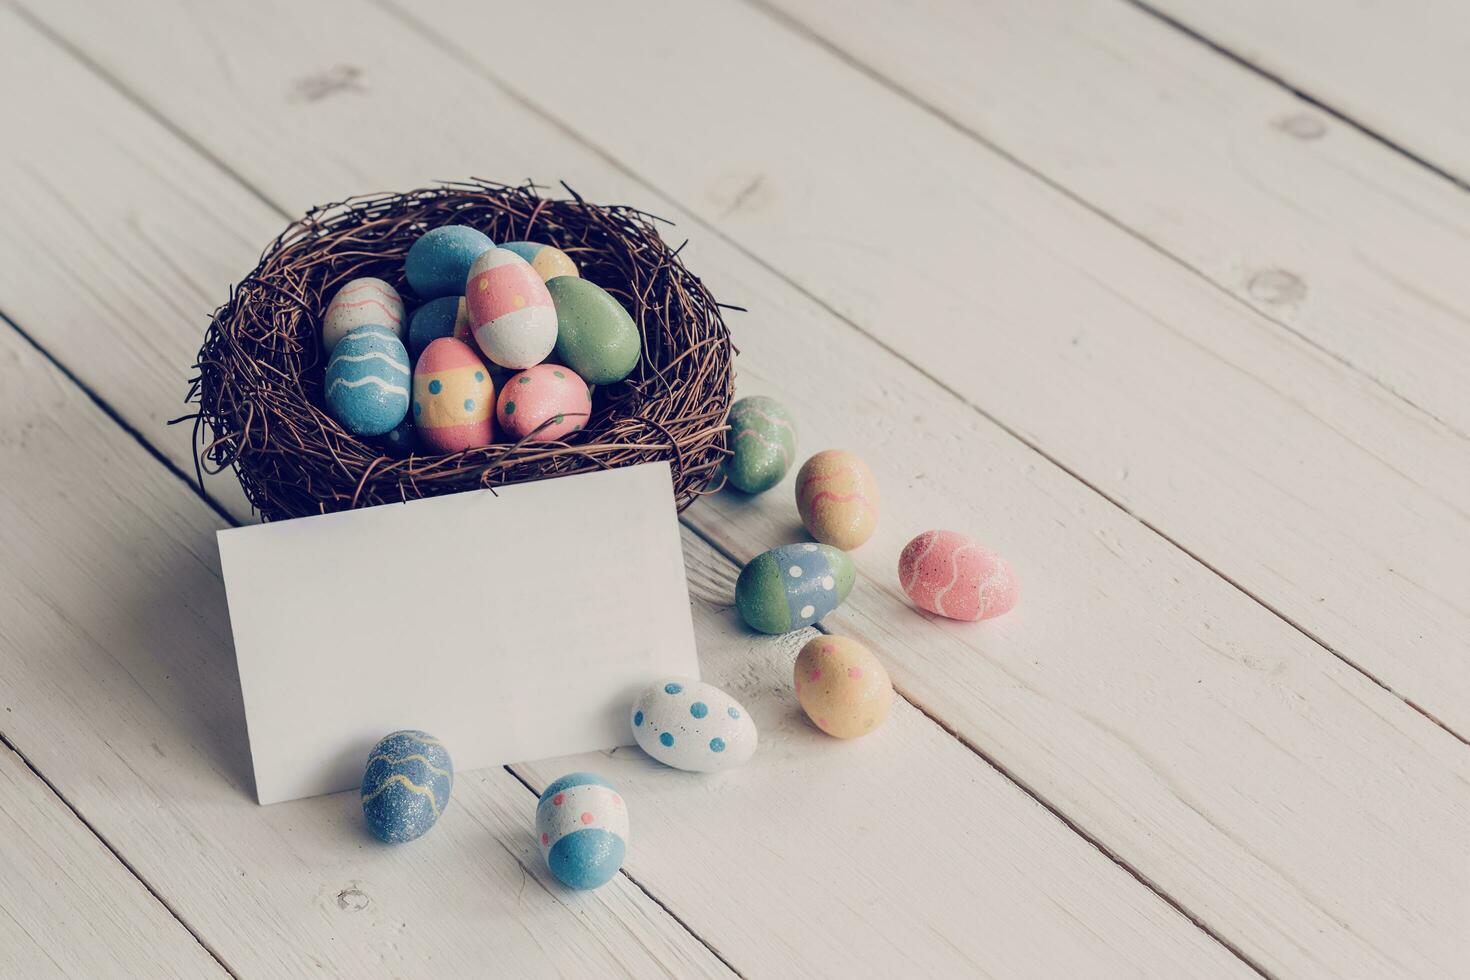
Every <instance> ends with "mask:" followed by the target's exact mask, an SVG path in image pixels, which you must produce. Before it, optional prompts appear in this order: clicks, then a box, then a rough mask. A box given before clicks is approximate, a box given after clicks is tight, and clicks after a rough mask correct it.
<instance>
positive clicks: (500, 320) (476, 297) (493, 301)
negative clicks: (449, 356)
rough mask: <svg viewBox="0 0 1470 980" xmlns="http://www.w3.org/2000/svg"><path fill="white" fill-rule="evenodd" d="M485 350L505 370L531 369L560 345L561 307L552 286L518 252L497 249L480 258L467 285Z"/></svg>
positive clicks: (473, 321)
mask: <svg viewBox="0 0 1470 980" xmlns="http://www.w3.org/2000/svg"><path fill="white" fill-rule="evenodd" d="M465 301H466V302H467V303H468V304H469V310H470V323H471V324H472V325H473V327H474V332H475V341H476V342H477V343H478V344H479V345H480V350H482V351H484V352H485V356H486V357H488V358H490V360H492V361H494V362H495V363H496V364H499V365H500V366H501V367H508V368H516V369H520V368H528V367H530V366H532V365H533V364H540V363H541V362H542V361H544V360H546V355H547V354H550V353H551V349H552V348H553V347H555V346H556V307H555V306H554V305H552V302H551V294H550V293H548V292H547V291H546V283H544V282H542V281H541V277H540V276H538V275H536V270H535V269H532V268H531V265H530V263H528V262H527V261H526V260H525V259H523V258H521V257H520V256H519V255H517V254H516V253H514V252H511V251H507V250H506V249H503V248H492V249H490V251H488V252H485V253H484V254H482V255H481V256H480V257H479V258H478V259H476V260H475V264H474V265H473V266H471V267H470V277H469V282H468V283H467V284H466V285H465Z"/></svg>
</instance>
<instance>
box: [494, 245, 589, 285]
mask: <svg viewBox="0 0 1470 980" xmlns="http://www.w3.org/2000/svg"><path fill="white" fill-rule="evenodd" d="M500 247H501V248H508V249H510V250H511V251H512V252H514V253H516V254H517V255H519V256H520V257H521V258H523V259H525V260H526V261H527V262H529V263H531V268H533V269H535V270H536V274H537V275H538V276H540V277H541V281H542V282H549V281H551V280H552V279H555V278H556V277H557V276H577V275H581V273H579V272H578V271H577V263H575V262H573V261H572V257H571V256H570V255H568V254H567V253H565V252H563V251H562V250H561V249H559V248H557V247H556V246H555V245H542V244H541V243H540V242H506V243H505V244H504V245H502V246H500Z"/></svg>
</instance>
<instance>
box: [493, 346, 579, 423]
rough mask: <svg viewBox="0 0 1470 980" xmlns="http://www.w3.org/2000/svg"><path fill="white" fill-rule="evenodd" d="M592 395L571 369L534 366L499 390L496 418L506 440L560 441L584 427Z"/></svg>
mask: <svg viewBox="0 0 1470 980" xmlns="http://www.w3.org/2000/svg"><path fill="white" fill-rule="evenodd" d="M591 414H592V393H591V390H590V389H589V388H588V387H587V383H586V382H585V381H583V380H582V379H581V377H580V376H578V374H577V372H575V371H573V370H572V369H571V368H568V367H562V366H561V365H560V364H538V365H536V366H535V367H533V368H527V369H526V370H524V371H522V372H521V373H520V374H517V375H516V376H515V377H513V378H511V379H510V380H509V381H507V382H506V383H505V387H503V388H501V389H500V401H499V404H498V405H497V407H496V418H497V419H498V421H499V422H500V429H501V431H502V432H504V433H505V437H506V438H507V439H513V440H516V441H520V440H521V439H525V438H527V437H530V438H531V439H533V440H535V441H537V442H545V441H550V440H553V439H562V438H565V437H566V436H568V435H571V434H572V433H573V432H577V431H580V430H581V429H583V428H585V427H586V426H587V419H588V417H589V416H590V415H591Z"/></svg>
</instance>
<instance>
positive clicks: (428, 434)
mask: <svg viewBox="0 0 1470 980" xmlns="http://www.w3.org/2000/svg"><path fill="white" fill-rule="evenodd" d="M494 408H495V383H494V382H493V381H491V380H490V370H489V368H487V367H486V366H485V362H484V361H482V360H480V355H479V354H477V353H475V352H474V350H472V349H471V348H470V346H469V345H468V344H466V343H464V342H463V341H459V340H455V339H454V338H453V337H440V338H439V339H438V340H435V341H433V342H432V343H430V344H429V346H427V347H425V348H424V352H423V353H422V354H421V355H419V361H418V364H416V365H415V366H414V371H413V423H414V431H415V433H416V434H417V435H418V441H419V443H420V444H421V445H422V446H423V447H424V448H425V449H427V450H428V451H430V452H437V453H457V452H460V451H461V450H465V449H473V448H475V447H476V446H488V445H490V443H491V442H492V441H493V440H494V437H495V428H494V422H493V419H494Z"/></svg>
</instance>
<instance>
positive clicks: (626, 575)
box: [219, 463, 699, 803]
mask: <svg viewBox="0 0 1470 980" xmlns="http://www.w3.org/2000/svg"><path fill="white" fill-rule="evenodd" d="M219 550H220V564H221V565H222V567H223V569H224V579H225V590H226V592H227V594H228V597H229V606H230V624H231V627H232V629H233V631H234V635H235V656H236V659H237V660H238V662H239V667H240V687H241V689H242V691H243V693H244V698H245V718H246V722H247V724H248V726H249V730H250V754H251V758H252V759H253V762H254V767H255V789H256V795H257V797H258V798H259V800H260V802H261V803H276V802H279V801H282V800H292V799H297V798H299V797H303V796H315V795H318V794H321V793H331V792H336V791H338V790H345V789H355V788H357V787H358V786H359V785H361V782H362V770H363V765H364V764H365V762H366V760H367V755H368V750H369V749H370V748H371V747H372V746H373V744H374V743H375V742H376V741H377V740H378V739H379V738H381V737H382V736H384V735H386V734H388V733H389V732H391V731H395V730H397V729H400V728H419V729H423V730H424V731H427V732H430V733H432V734H433V735H434V736H435V737H437V738H439V739H440V740H441V741H443V742H444V743H445V745H446V746H447V747H448V748H449V751H450V754H451V755H452V756H453V757H454V764H455V767H456V768H457V769H461V770H468V769H477V768H480V767H482V766H490V765H503V764H506V763H511V762H521V761H526V760H531V759H541V758H547V757H550V756H557V755H566V754H569V753H574V752H586V751H591V750H594V749H603V748H612V747H614V746H618V745H628V744H632V735H631V732H630V730H629V728H628V718H627V712H628V706H629V705H630V704H632V702H633V699H634V697H636V695H637V693H638V691H639V690H641V689H642V688H643V687H645V686H647V685H648V684H650V683H652V682H653V681H655V680H657V679H658V678H660V677H664V676H668V675H684V676H688V677H698V676H699V662H698V660H697V658H696V656H695V650H694V624H693V620H692V618H691V615H690V609H689V591H688V586H687V584H686V581H685V577H684V560H683V553H682V551H681V548H680V543H679V525H678V520H677V517H676V512H675V507H674V498H673V486H672V483H671V481H670V478H669V467H668V464H667V463H650V464H645V465H641V466H630V467H624V468H620V469H615V470H607V471H605V472H600V473H589V474H584V475H579V476H569V477H562V478H559V479H554V480H543V481H540V482H537V483H525V484H517V485H514V486H509V487H503V488H500V489H498V490H497V491H496V493H494V494H492V493H491V492H490V491H488V490H484V491H477V492H473V493H460V494H453V495H450V496H444V497H433V498H430V499H427V500H416V501H413V502H411V503H407V504H387V505H384V506H381V507H370V508H365V509H362V510H353V511H345V512H343V513H339V514H327V515H323V516H321V517H305V518H298V519H296V520H291V521H282V522H278V523H274V524H262V525H258V526H254V527H242V528H232V529H230V530H225V531H220V532H219Z"/></svg>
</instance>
